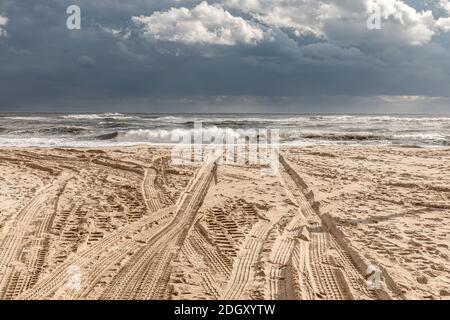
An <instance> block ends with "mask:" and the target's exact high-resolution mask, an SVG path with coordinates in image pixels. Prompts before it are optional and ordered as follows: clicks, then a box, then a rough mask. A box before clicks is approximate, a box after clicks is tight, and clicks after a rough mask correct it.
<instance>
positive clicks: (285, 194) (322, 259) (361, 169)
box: [0, 146, 450, 299]
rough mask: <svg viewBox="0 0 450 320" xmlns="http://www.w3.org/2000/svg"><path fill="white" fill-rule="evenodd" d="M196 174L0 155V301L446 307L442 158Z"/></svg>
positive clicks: (349, 154)
mask: <svg viewBox="0 0 450 320" xmlns="http://www.w3.org/2000/svg"><path fill="white" fill-rule="evenodd" d="M212 160H214V159H211V161H205V163H203V164H195V165H194V164H192V165H175V164H173V163H171V150H170V149H169V148H165V147H150V146H135V147H120V148H119V147H110V148H97V149H87V148H85V149H69V148H2V149H0V298H1V299H450V261H449V255H450V250H449V245H450V149H448V148H447V149H444V148H407V147H402V148H400V147H388V146H385V147H382V146H376V147H375V146H358V147H356V146H312V147H298V148H293V147H292V148H287V147H285V148H282V150H281V152H280V164H279V171H278V173H277V174H275V175H266V174H263V172H264V171H263V169H265V168H264V167H263V166H257V165H245V164H243V165H225V164H219V165H215V164H214V162H213V161H212ZM378 270H379V271H378ZM371 273H372V274H371Z"/></svg>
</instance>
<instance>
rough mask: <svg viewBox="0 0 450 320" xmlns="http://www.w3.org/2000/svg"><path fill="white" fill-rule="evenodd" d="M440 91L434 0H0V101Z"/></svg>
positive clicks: (354, 108)
mask: <svg viewBox="0 0 450 320" xmlns="http://www.w3.org/2000/svg"><path fill="white" fill-rule="evenodd" d="M69 5H78V6H79V7H80V8H81V30H68V29H67V27H66V20H67V18H68V15H67V14H66V9H67V7H68V6H69ZM376 12H380V13H381V20H380V21H381V29H374V30H370V29H369V28H368V27H367V19H368V17H369V16H370V15H371V14H373V13H376ZM449 89H450V3H449V1H448V0H429V1H424V0H423V1H418V0H414V1H413V0H409V1H408V0H316V1H313V0H219V1H212V0H211V1H192V0H172V1H169V0H164V1H162V0H129V1H120V0H95V1H92V0H70V1H66V0H20V1H17V0H0V111H60V112H65V111H70V112H74V111H79V112H88V111H92V112H97V111H101V112H106V111H129V112H333V113H334V112H357V113H387V112H396V113H450V90H449Z"/></svg>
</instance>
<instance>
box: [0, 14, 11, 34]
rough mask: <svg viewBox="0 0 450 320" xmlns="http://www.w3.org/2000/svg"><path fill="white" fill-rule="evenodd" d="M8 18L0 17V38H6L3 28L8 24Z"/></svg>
mask: <svg viewBox="0 0 450 320" xmlns="http://www.w3.org/2000/svg"><path fill="white" fill-rule="evenodd" d="M8 21H9V20H8V18H7V17H5V16H2V15H0V37H2V36H4V37H6V35H7V33H6V30H5V26H6V25H7V24H8Z"/></svg>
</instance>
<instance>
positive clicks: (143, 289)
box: [102, 158, 215, 299]
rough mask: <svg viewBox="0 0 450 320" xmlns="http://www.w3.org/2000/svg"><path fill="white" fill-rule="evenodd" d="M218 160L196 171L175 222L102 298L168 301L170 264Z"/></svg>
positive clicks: (115, 279) (182, 240)
mask: <svg viewBox="0 0 450 320" xmlns="http://www.w3.org/2000/svg"><path fill="white" fill-rule="evenodd" d="M214 160H215V158H212V159H209V160H207V162H206V163H205V164H204V165H203V166H202V167H201V168H200V169H199V171H197V174H196V177H195V178H194V181H192V182H191V184H190V185H189V186H188V188H187V192H186V193H185V194H184V195H183V196H182V198H181V199H180V201H179V202H178V204H177V206H176V208H177V209H176V213H175V215H174V218H173V220H172V221H171V222H170V223H169V224H168V225H166V226H165V227H163V228H162V229H161V230H160V231H159V232H157V233H156V234H155V235H154V236H153V237H152V239H150V240H149V241H148V243H147V245H146V246H145V247H144V248H142V249H141V250H139V251H138V252H137V253H136V254H135V255H134V256H133V257H132V258H131V259H130V261H129V262H128V263H127V264H126V265H125V267H124V268H123V269H122V270H121V271H120V272H119V273H118V274H117V275H116V277H115V278H114V279H113V281H112V283H111V284H110V286H109V287H108V288H107V290H105V292H104V294H103V295H102V298H103V299H165V298H167V297H168V295H169V292H168V290H169V288H168V282H169V279H170V273H171V268H170V263H171V261H172V260H173V259H174V258H175V257H176V255H177V253H178V250H179V249H180V248H181V246H182V244H183V242H184V239H185V237H186V235H187V232H188V230H189V229H190V228H191V225H192V224H193V222H194V219H195V216H196V213H197V210H198V209H199V208H200V206H201V204H202V202H203V198H204V197H205V195H206V193H207V191H208V188H209V184H210V182H211V180H212V170H213V163H214Z"/></svg>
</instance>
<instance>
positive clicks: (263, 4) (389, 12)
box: [224, 0, 444, 46]
mask: <svg viewBox="0 0 450 320" xmlns="http://www.w3.org/2000/svg"><path fill="white" fill-rule="evenodd" d="M224 1H225V3H226V5H227V6H229V7H231V8H234V9H236V10H239V11H242V12H244V13H246V14H249V15H250V16H252V17H253V18H254V19H255V20H257V21H259V22H260V23H263V24H266V25H268V26H270V27H277V28H286V29H292V30H294V31H295V34H296V35H297V36H300V35H305V34H312V35H315V36H317V37H319V38H323V39H327V40H329V41H331V42H335V43H344V44H348V45H358V44H373V45H381V46H383V45H390V44H398V45H423V44H426V43H427V42H429V41H430V40H431V39H432V37H433V35H434V34H435V33H436V31H442V28H441V29H440V30H436V28H435V23H436V20H435V19H434V17H433V14H432V12H431V11H429V10H428V11H418V10H416V9H415V8H413V7H411V6H409V5H408V4H406V3H405V2H404V1H402V0H345V1H344V0H224ZM441 1H444V0H441ZM374 8H380V11H381V14H382V17H381V18H382V19H381V20H382V29H381V30H369V29H368V28H367V27H366V20H367V18H368V17H369V16H370V15H371V14H372V13H373V9H374ZM442 23H443V22H442ZM443 24H444V23H443Z"/></svg>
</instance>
